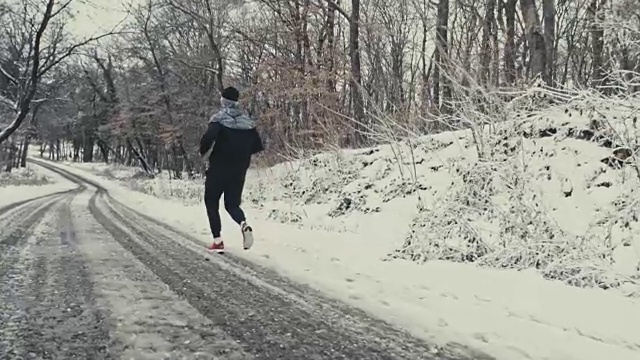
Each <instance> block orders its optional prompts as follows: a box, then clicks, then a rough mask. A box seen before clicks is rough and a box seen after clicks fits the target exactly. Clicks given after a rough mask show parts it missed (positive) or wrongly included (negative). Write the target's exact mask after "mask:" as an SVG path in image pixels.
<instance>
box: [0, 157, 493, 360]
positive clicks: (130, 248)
mask: <svg viewBox="0 0 640 360" xmlns="http://www.w3.org/2000/svg"><path fill="white" fill-rule="evenodd" d="M34 163H37V164H38V165H39V166H42V167H45V168H47V169H48V171H52V172H55V173H57V174H58V175H59V176H61V177H62V178H65V179H66V180H67V181H68V182H71V183H74V184H75V186H70V187H68V188H67V189H66V190H60V191H57V192H53V190H52V192H51V193H49V194H44V195H42V196H39V197H35V198H31V199H28V200H24V201H21V202H14V203H12V204H10V205H8V206H5V207H3V208H0V288H1V291H0V358H1V359H22V358H50V359H69V358H91V359H107V358H109V359H112V358H127V359H130V358H135V359H147V358H148V359H159V358H164V359H169V358H170V359H178V358H180V359H471V358H473V359H483V358H490V357H488V356H486V355H481V354H478V353H477V352H472V351H471V350H469V349H465V348H463V347H462V346H459V347H455V348H436V347H435V346H430V345H429V344H427V343H425V342H424V341H421V340H418V339H416V338H414V337H412V336H410V335H408V334H407V333H406V332H404V331H401V330H397V329H395V328H393V327H392V326H390V325H388V324H386V323H384V322H382V321H380V320H377V319H374V318H372V317H370V316H369V315H366V314H365V313H364V312H362V311H360V310H356V309H354V308H352V307H349V306H347V305H345V304H343V303H341V302H339V301H336V300H332V299H329V298H328V297H326V296H324V295H322V294H320V293H319V292H317V291H315V290H312V289H310V288H308V287H305V286H303V285H299V284H296V283H293V282H292V281H289V280H287V279H285V278H283V277H282V276H280V275H278V274H276V273H275V272H273V271H271V270H268V269H265V268H262V267H260V266H257V265H255V264H253V263H251V262H249V261H247V260H243V259H241V258H239V257H236V256H233V255H232V254H226V255H223V256H209V255H207V254H206V253H205V252H204V249H203V247H202V243H201V242H200V241H199V240H197V239H194V238H192V237H191V236H190V235H188V234H185V233H183V232H182V231H180V230H177V229H174V228H172V227H171V226H169V225H167V224H164V223H161V222H159V221H157V220H155V219H153V218H150V217H148V216H146V215H144V214H142V213H140V212H137V211H136V210H133V209H132V208H130V207H128V206H126V205H124V204H122V203H121V202H119V201H117V200H116V199H114V198H113V197H111V196H110V195H109V192H108V191H107V189H105V188H103V187H102V186H101V185H99V184H97V183H94V182H91V181H90V180H88V179H85V178H83V177H80V176H78V175H75V174H72V173H70V172H68V171H65V170H62V169H60V168H56V167H53V166H52V165H51V164H46V163H43V162H37V161H34Z"/></svg>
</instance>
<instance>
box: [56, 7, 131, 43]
mask: <svg viewBox="0 0 640 360" xmlns="http://www.w3.org/2000/svg"><path fill="white" fill-rule="evenodd" d="M131 2H133V3H140V2H141V0H73V2H72V4H71V5H70V8H71V11H72V12H73V14H74V16H75V18H74V19H73V20H72V21H70V22H69V24H68V29H69V30H70V31H71V32H72V33H74V34H75V35H78V36H82V37H87V36H91V35H96V34H99V33H101V32H104V30H110V29H112V28H113V26H115V25H117V24H118V23H119V22H120V21H122V20H123V19H125V18H126V17H127V13H126V11H125V6H124V5H123V3H131Z"/></svg>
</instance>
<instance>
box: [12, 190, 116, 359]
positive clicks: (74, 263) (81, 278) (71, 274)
mask: <svg viewBox="0 0 640 360" xmlns="http://www.w3.org/2000/svg"><path fill="white" fill-rule="evenodd" d="M64 199H67V201H68V200H70V195H59V194H58V195H56V196H54V197H51V196H49V197H44V198H42V199H41V200H42V201H32V202H29V203H28V205H26V206H25V207H24V208H23V209H20V211H18V210H16V212H27V213H29V212H30V215H27V216H26V217H24V218H22V219H21V220H22V221H21V222H19V223H18V224H16V226H15V229H13V230H12V231H11V232H10V233H9V234H8V235H6V236H4V237H3V238H2V239H0V241H1V244H2V246H1V248H0V252H2V254H3V257H2V262H1V264H0V288H1V289H2V292H1V293H0V339H2V340H1V341H0V358H1V359H7V360H9V359H29V358H31V359H63V358H64V359H73V358H91V359H108V358H110V356H108V355H107V351H106V349H107V348H108V330H106V329H105V328H104V327H103V326H102V322H101V319H102V315H101V313H100V311H99V310H97V309H96V308H95V307H94V306H92V305H93V304H94V302H93V301H92V299H93V294H92V285H91V282H90V281H89V279H88V277H87V276H86V275H87V274H86V271H85V265H84V262H83V260H82V257H81V256H79V254H77V252H76V251H75V248H74V232H73V228H72V227H71V225H70V217H69V211H68V204H65V203H63V200H64ZM25 204H26V203H25ZM32 210H33V211H32ZM56 214H57V215H56ZM14 221H16V222H17V219H14Z"/></svg>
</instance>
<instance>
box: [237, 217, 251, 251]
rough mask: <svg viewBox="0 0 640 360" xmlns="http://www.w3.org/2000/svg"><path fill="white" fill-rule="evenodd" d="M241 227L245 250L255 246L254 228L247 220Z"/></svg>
mask: <svg viewBox="0 0 640 360" xmlns="http://www.w3.org/2000/svg"><path fill="white" fill-rule="evenodd" d="M240 227H241V229H242V246H243V247H244V249H245V250H249V249H251V247H252V246H253V229H252V228H251V226H249V225H248V224H247V222H246V221H245V222H243V223H242V224H241V225H240Z"/></svg>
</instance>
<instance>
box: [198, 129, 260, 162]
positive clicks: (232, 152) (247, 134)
mask: <svg viewBox="0 0 640 360" xmlns="http://www.w3.org/2000/svg"><path fill="white" fill-rule="evenodd" d="M212 145H213V149H212V150H211V154H210V155H209V168H216V169H229V170H232V169H238V170H240V169H243V170H246V169H248V168H249V164H250V163H251V156H252V155H253V154H256V153H258V152H260V151H262V150H264V146H263V144H262V139H261V138H260V134H259V133H258V131H257V130H256V129H255V128H252V129H234V128H230V127H226V126H224V125H222V124H220V123H219V122H211V123H209V126H208V127H207V131H206V132H205V133H204V135H202V138H201V139H200V156H204V155H205V154H206V153H207V152H208V151H209V150H210V149H211V146H212Z"/></svg>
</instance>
